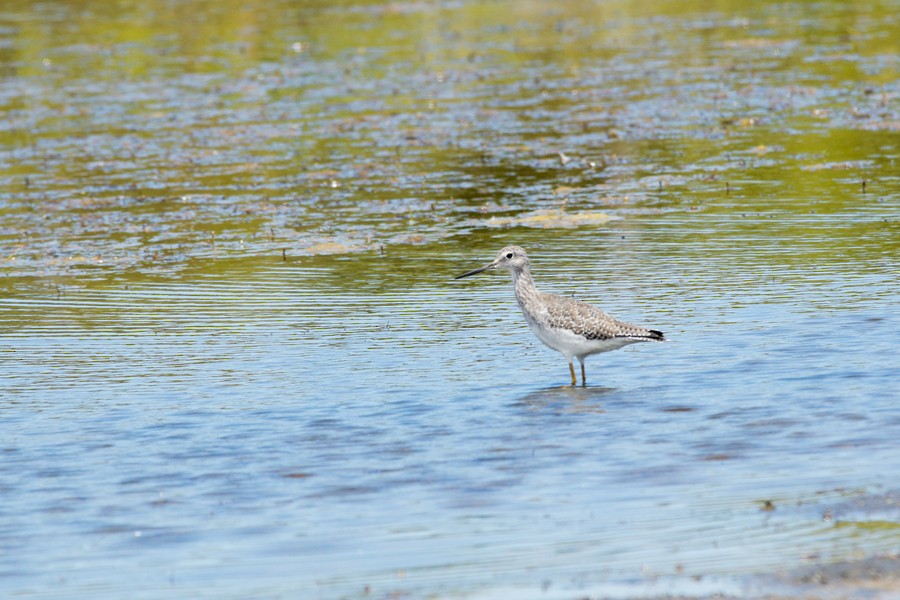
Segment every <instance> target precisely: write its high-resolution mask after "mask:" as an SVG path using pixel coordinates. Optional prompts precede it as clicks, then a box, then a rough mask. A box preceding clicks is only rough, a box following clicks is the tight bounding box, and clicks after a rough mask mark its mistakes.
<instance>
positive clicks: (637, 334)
mask: <svg viewBox="0 0 900 600" xmlns="http://www.w3.org/2000/svg"><path fill="white" fill-rule="evenodd" d="M498 268H500V269H506V270H507V271H509V273H510V275H511V276H512V280H513V287H514V288H515V292H516V301H517V302H518V303H519V308H521V309H522V314H524V315H525V320H526V321H527V322H528V327H529V328H530V329H531V331H532V332H534V334H535V335H536V336H537V337H538V339H540V340H541V341H542V342H543V343H544V344H546V345H547V346H549V347H550V348H553V349H554V350H557V351H558V352H560V353H562V355H563V356H565V357H566V360H567V361H568V363H569V372H570V374H571V375H572V385H575V384H576V383H577V381H576V379H575V368H574V367H573V366H572V359H573V358H577V359H578V362H579V363H581V382H582V385H585V384H586V377H585V372H584V359H585V358H586V357H588V356H590V355H591V354H598V353H600V352H608V351H610V350H616V349H618V348H622V347H624V346H627V345H629V344H634V343H637V342H662V341H664V340H665V338H664V336H663V333H662V332H661V331H658V330H656V329H648V328H646V327H640V326H638V325H632V324H630V323H625V322H624V321H620V320H618V319H616V318H614V317H611V316H610V315H608V314H606V313H605V312H603V311H602V310H600V309H599V308H596V307H594V306H591V305H590V304H587V303H585V302H581V301H580V300H575V299H573V298H567V297H565V296H559V295H557V294H547V293H543V292H541V291H539V290H538V289H537V287H536V286H535V285H534V280H533V279H532V278H531V262H530V261H529V260H528V256H527V255H526V254H525V250H523V249H522V248H520V247H519V246H507V247H505V248H503V249H502V250H500V252H498V253H497V257H496V258H495V259H494V261H493V262H491V263H489V264H487V265H485V266H484V267H481V268H480V269H475V270H474V271H469V272H468V273H463V274H462V275H459V276H458V277H456V279H461V278H463V277H468V276H470V275H475V274H476V273H481V272H482V271H486V270H488V269H498Z"/></svg>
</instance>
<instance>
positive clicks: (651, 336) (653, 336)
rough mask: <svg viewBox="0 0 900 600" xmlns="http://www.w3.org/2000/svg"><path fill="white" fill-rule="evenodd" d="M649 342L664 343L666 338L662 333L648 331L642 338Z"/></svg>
mask: <svg viewBox="0 0 900 600" xmlns="http://www.w3.org/2000/svg"><path fill="white" fill-rule="evenodd" d="M644 337H646V338H647V339H648V340H650V341H651V342H664V341H666V336H665V335H663V332H662V331H658V330H656V329H648V330H647V335H646V336H644Z"/></svg>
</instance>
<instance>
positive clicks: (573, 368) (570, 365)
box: [569, 360, 578, 386]
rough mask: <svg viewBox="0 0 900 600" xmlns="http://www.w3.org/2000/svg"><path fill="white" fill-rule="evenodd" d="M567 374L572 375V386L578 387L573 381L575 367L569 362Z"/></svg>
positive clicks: (574, 380) (576, 381)
mask: <svg viewBox="0 0 900 600" xmlns="http://www.w3.org/2000/svg"><path fill="white" fill-rule="evenodd" d="M569 373H571V374H572V385H573V386H575V385H578V380H577V379H575V367H573V366H572V361H571V360H570V361H569Z"/></svg>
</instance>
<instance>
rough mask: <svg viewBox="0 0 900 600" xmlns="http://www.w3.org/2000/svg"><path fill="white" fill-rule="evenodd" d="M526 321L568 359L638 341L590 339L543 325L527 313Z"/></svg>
mask: <svg viewBox="0 0 900 600" xmlns="http://www.w3.org/2000/svg"><path fill="white" fill-rule="evenodd" d="M526 321H528V327H529V328H530V329H531V331H532V332H533V333H534V335H536V336H537V337H538V339H539V340H541V341H542V342H544V344H546V345H547V346H549V347H551V348H553V349H554V350H556V351H557V352H561V353H562V354H563V356H565V357H566V359H567V360H571V359H572V357H575V356H580V357H582V358H583V357H585V356H588V355H591V354H599V353H600V352H609V351H611V350H618V349H619V348H622V347H624V346H627V345H629V344H633V343H634V342H635V341H637V340H631V339H628V338H612V339H608V340H589V339H587V338H586V337H584V336H583V335H579V334H577V333H573V332H571V331H569V330H568V329H559V328H555V327H546V326H544V325H541V324H540V323H538V322H536V321H534V320H532V319H529V318H527V315H526Z"/></svg>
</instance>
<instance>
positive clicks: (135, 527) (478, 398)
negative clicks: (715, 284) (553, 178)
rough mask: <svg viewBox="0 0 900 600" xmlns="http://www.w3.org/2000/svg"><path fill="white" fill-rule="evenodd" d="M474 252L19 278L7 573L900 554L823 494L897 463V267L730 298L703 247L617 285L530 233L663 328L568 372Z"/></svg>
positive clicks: (545, 262) (343, 590) (265, 575)
mask: <svg viewBox="0 0 900 600" xmlns="http://www.w3.org/2000/svg"><path fill="white" fill-rule="evenodd" d="M576 247H577V246H576ZM464 250H465V249H462V248H456V249H455V250H453V251H452V252H449V253H448V252H446V251H444V252H443V253H442V255H441V257H440V258H438V257H435V256H434V255H433V254H434V253H433V251H432V255H427V254H426V255H423V256H416V254H415V253H413V252H410V253H407V255H405V256H400V257H393V258H392V257H360V258H358V259H356V260H360V261H364V262H365V263H367V264H366V267H367V268H366V270H365V272H366V273H367V274H368V275H367V277H368V280H363V281H361V282H360V283H359V285H357V286H350V287H348V289H346V290H344V291H338V290H337V289H330V290H329V289H325V290H322V291H318V290H317V289H316V288H315V287H314V286H315V282H316V281H319V282H321V281H323V280H325V279H327V278H325V277H323V272H322V270H320V269H304V268H302V267H301V265H300V264H299V263H302V262H303V261H298V262H297V263H294V264H290V263H289V264H285V265H280V266H278V267H274V268H260V269H259V270H258V271H257V272H256V274H255V275H254V276H253V278H252V279H247V277H246V274H241V277H240V280H238V279H235V280H233V281H226V280H216V279H208V280H200V279H198V280H196V281H191V282H182V283H168V284H163V283H160V284H141V285H138V286H129V289H127V290H125V289H116V290H76V291H70V292H68V293H66V294H64V295H62V296H56V295H55V294H51V293H49V292H48V293H47V294H46V295H43V296H41V295H35V296H31V297H22V298H13V299H6V300H4V303H3V305H4V306H6V307H7V308H11V307H15V308H16V309H17V310H19V311H22V310H26V309H28V310H32V311H33V314H34V319H33V321H31V322H23V323H20V324H18V326H16V327H10V325H11V324H7V326H6V333H5V334H4V335H3V336H2V338H0V351H2V357H3V363H4V370H3V442H2V452H3V455H4V461H3V462H2V467H0V490H2V494H3V498H4V501H3V508H2V520H0V523H2V529H0V544H2V564H3V573H4V576H3V578H2V582H0V588H2V589H3V590H4V594H5V595H8V596H13V595H18V596H22V597H36V598H43V597H48V598H50V597H72V596H85V597H87V596H90V597H92V598H118V597H123V596H128V597H134V598H158V597H160V596H167V597H171V596H179V597H216V598H245V597H296V598H301V597H302V598H307V597H321V598H335V597H362V596H365V595H366V594H373V595H374V596H375V597H381V596H387V595H390V594H392V593H395V592H396V593H400V592H403V593H409V594H411V595H412V596H413V597H421V596H423V595H427V594H433V593H437V594H439V595H446V596H447V597H458V596H462V595H466V594H475V596H476V597H480V596H485V597H508V594H510V593H513V592H511V591H510V590H516V591H515V592H514V593H515V594H518V595H523V596H527V595H530V594H538V593H539V594H545V595H544V596H539V597H560V598H567V597H572V596H571V595H572V594H576V593H582V594H583V593H587V592H596V593H602V594H604V595H612V596H615V595H617V594H619V595H622V596H623V597H624V596H628V595H630V594H636V593H638V592H640V591H641V590H643V589H645V588H644V587H642V586H646V585H650V584H653V583H654V582H656V581H657V578H659V577H670V578H672V582H670V583H667V584H666V585H665V586H663V587H662V589H663V590H664V591H665V590H669V591H671V590H675V591H692V590H693V591H696V590H698V589H699V590H700V591H704V592H706V591H710V590H712V591H729V590H732V591H733V589H735V586H738V588H737V589H740V588H739V586H740V585H741V579H740V577H741V576H745V575H749V574H752V573H759V572H768V571H772V570H774V569H777V568H779V567H782V566H784V565H802V564H805V562H806V561H807V560H809V559H810V558H811V557H812V558H816V559H818V560H837V559H846V558H851V557H853V556H855V555H857V554H858V553H860V552H863V553H865V554H867V555H871V554H874V553H878V552H888V551H893V550H896V548H897V547H898V543H900V538H898V536H897V534H896V530H895V529H893V530H892V529H878V528H875V529H868V530H867V529H863V528H860V529H859V530H858V531H854V532H848V530H847V529H846V528H840V527H837V526H836V524H835V521H833V520H823V517H822V515H823V514H824V511H825V510H826V508H825V507H826V506H827V504H828V503H829V502H831V503H836V502H839V501H844V500H846V499H847V498H848V497H854V496H855V495H859V494H879V493H885V492H888V491H891V489H892V486H894V485H895V482H896V479H895V474H896V473H897V471H898V468H900V452H898V447H897V443H896V439H897V431H898V429H900V416H898V415H897V412H896V402H897V398H898V396H897V383H898V375H897V373H898V367H900V361H898V359H897V356H896V353H894V352H893V346H894V340H893V338H892V335H891V332H895V331H897V327H898V324H900V323H898V315H897V312H896V305H895V304H894V302H893V297H892V294H893V292H892V290H890V289H889V288H890V286H889V285H888V283H889V282H887V281H886V280H885V279H884V278H880V277H872V278H871V280H869V281H868V282H866V283H867V288H866V289H867V290H868V291H869V293H870V297H869V298H867V299H859V300H856V301H849V302H848V299H852V298H853V297H854V289H855V286H854V285H852V284H853V283H854V282H857V283H863V281H862V280H861V279H864V277H863V276H862V275H859V274H856V275H852V276H849V277H847V278H845V279H841V278H835V277H831V278H826V279H829V281H826V282H825V283H824V284H822V283H821V282H820V283H818V284H797V283H794V284H791V285H780V286H777V287H776V288H770V287H767V286H766V285H764V286H763V287H761V288H755V289H753V288H751V289H750V290H749V292H748V294H747V295H748V296H752V295H753V293H754V292H755V293H756V294H758V295H759V300H760V301H759V302H758V303H747V305H746V306H739V307H730V306H728V305H729V303H730V300H729V299H728V297H727V294H716V293H714V292H715V290H714V288H709V289H708V290H707V292H708V293H705V294H703V295H702V296H701V295H699V294H698V293H697V290H698V289H699V288H698V284H697V283H696V282H695V283H693V284H683V285H681V286H679V285H677V284H676V281H677V280H678V279H679V278H680V276H687V274H688V269H690V264H679V263H678V262H675V263H673V264H671V265H669V268H668V270H667V271H668V278H667V279H660V277H659V276H657V277H654V278H652V279H650V278H646V279H643V280H642V279H641V278H640V277H638V278H637V279H636V280H632V281H627V282H625V281H619V280H613V281H612V282H610V283H608V284H607V285H604V284H603V283H602V282H603V281H604V280H608V279H609V273H608V272H606V271H605V268H607V267H608V266H609V265H608V262H609V261H604V263H606V264H603V263H602V264H603V266H604V269H600V268H599V267H598V266H597V264H596V263H591V262H587V263H584V262H576V263H571V262H569V261H570V260H571V257H572V251H575V252H577V250H575V249H574V248H572V249H568V248H566V247H562V248H558V249H556V250H555V251H553V253H552V254H551V249H549V248H546V247H545V248H543V249H541V250H536V251H535V252H533V254H534V255H535V256H534V261H535V263H536V264H535V275H536V278H537V280H538V283H539V285H541V284H542V278H541V275H542V274H543V275H545V277H544V278H543V279H544V280H546V281H548V284H547V285H545V286H544V287H545V288H547V289H556V290H557V291H564V290H565V289H567V288H566V285H569V284H570V283H571V282H569V283H563V284H560V280H562V279H563V278H564V277H565V272H566V271H568V270H575V271H576V272H577V276H578V279H579V280H580V281H584V282H586V283H585V285H584V287H585V288H587V289H586V291H587V292H589V294H585V295H582V296H581V297H585V298H587V299H591V300H595V301H596V300H598V299H602V298H604V297H605V299H606V301H605V302H604V303H603V304H604V305H605V306H606V307H607V308H608V309H610V310H611V311H614V312H616V313H618V314H620V315H622V316H624V317H627V318H629V319H632V320H636V321H642V322H647V323H652V324H653V325H655V326H659V327H661V328H663V329H665V330H666V331H667V333H668V335H669V337H670V338H671V341H670V342H668V343H666V344H652V345H651V344H646V345H640V346H637V347H632V348H629V349H626V350H623V351H619V352H616V353H610V354H605V355H600V356H595V357H592V358H591V359H589V361H588V379H589V386H588V387H587V388H570V387H564V386H562V384H564V383H565V382H566V381H567V379H568V369H567V368H566V365H565V361H564V360H563V359H562V358H561V357H560V356H559V355H558V354H556V353H554V352H552V351H550V350H548V349H546V348H544V347H542V346H540V344H539V343H538V342H537V341H536V340H534V339H533V338H532V337H531V334H530V332H529V331H528V330H527V328H526V327H525V325H524V322H523V320H522V318H521V316H520V315H519V314H518V313H517V308H516V306H515V301H514V299H513V297H512V292H511V290H510V289H509V282H508V281H507V278H506V277H504V276H502V275H499V274H491V275H487V274H486V275H484V276H482V277H481V278H479V279H478V280H477V281H472V282H467V283H464V284H460V283H459V282H451V281H450V276H452V275H453V274H456V273H458V272H460V271H462V270H465V269H466V268H468V267H469V266H471V265H472V264H478V263H479V262H480V261H481V260H483V259H484V258H485V257H486V256H489V253H487V252H478V251H475V252H474V253H467V255H465V256H463V255H462V252H463V251H464ZM560 255H562V256H567V257H569V258H566V259H565V260H560V259H559V258H558V257H559V256H560ZM554 257H556V258H554ZM575 258H576V259H577V258H579V257H578V256H577V255H576V256H575ZM429 263H433V264H434V265H435V268H436V269H437V271H431V270H429V269H428V268H427V267H428V265H429ZM448 266H449V269H452V270H449V269H448ZM453 267H455V268H453ZM636 268H637V269H640V268H641V267H636ZM335 270H336V271H340V267H336V269H335ZM715 272H716V270H715V269H712V270H711V271H709V272H707V273H706V274H705V275H703V273H700V274H698V275H700V276H702V277H704V278H713V279H714V278H716V277H718V276H717V275H714V273H715ZM751 275H752V274H751ZM401 282H405V283H402V284H401ZM401 285H402V287H401ZM699 285H700V286H702V285H703V284H699ZM550 286H554V287H552V288H551V287H550ZM556 286H558V287H556ZM367 288H368V289H370V290H372V291H376V292H377V293H375V295H372V296H367V295H366V294H365V292H366V291H367ZM776 292H778V293H776ZM782 292H783V293H785V294H786V295H790V296H792V297H793V300H784V301H781V302H778V301H771V298H770V296H777V295H781V293H782ZM829 295H831V296H832V297H833V298H835V299H836V300H839V302H835V304H834V305H832V306H828V305H827V304H828V303H827V301H826V300H824V299H823V297H827V296H829ZM820 303H821V304H824V306H820V305H819V304H820ZM610 304H612V306H610ZM85 311H86V312H87V313H88V314H90V315H92V316H91V322H90V327H85V326H83V325H81V324H80V323H79V322H78V319H77V318H76V315H78V314H84V312H85ZM104 314H105V315H108V317H107V318H106V319H105V320H104V318H103V315H104ZM766 500H769V501H771V502H773V503H774V504H775V506H776V510H775V511H764V510H762V506H763V503H764V502H765V501H766ZM803 507H805V508H803ZM895 517H896V515H893V518H895ZM866 518H867V517H866V515H865V514H851V515H847V516H846V517H845V519H844V520H848V519H849V520H851V521H865V520H866ZM881 520H883V519H881ZM691 576H699V577H701V578H703V577H705V578H706V579H701V580H702V581H703V587H698V585H699V584H697V582H696V581H694V580H692V579H691ZM716 576H718V577H720V578H721V579H712V580H711V579H710V577H716ZM666 581H668V580H666ZM713 582H715V583H713ZM657 585H658V583H657ZM691 586H693V587H691ZM367 590H368V592H367ZM547 594H549V596H547Z"/></svg>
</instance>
